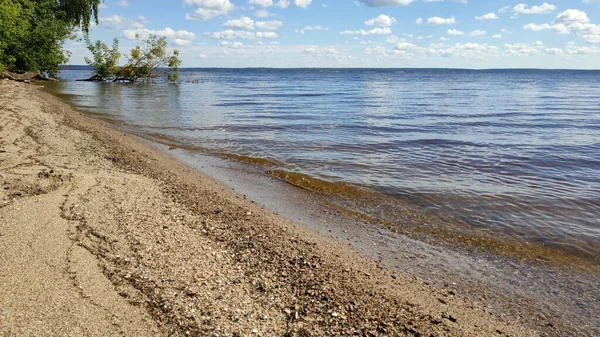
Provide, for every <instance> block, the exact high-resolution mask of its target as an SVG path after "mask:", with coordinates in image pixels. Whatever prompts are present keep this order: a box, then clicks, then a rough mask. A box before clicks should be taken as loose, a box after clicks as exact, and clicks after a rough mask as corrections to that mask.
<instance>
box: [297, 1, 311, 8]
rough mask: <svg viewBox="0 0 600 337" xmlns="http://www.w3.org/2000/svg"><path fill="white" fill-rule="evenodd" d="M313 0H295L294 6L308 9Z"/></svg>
mask: <svg viewBox="0 0 600 337" xmlns="http://www.w3.org/2000/svg"><path fill="white" fill-rule="evenodd" d="M311 2H312V0H294V4H295V5H296V6H298V7H300V8H307V7H308V6H309V5H310V3H311Z"/></svg>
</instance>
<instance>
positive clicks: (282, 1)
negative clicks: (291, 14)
mask: <svg viewBox="0 0 600 337" xmlns="http://www.w3.org/2000/svg"><path fill="white" fill-rule="evenodd" d="M275 6H276V7H279V8H288V7H289V6H290V0H279V1H278V2H277V4H276V5H275Z"/></svg>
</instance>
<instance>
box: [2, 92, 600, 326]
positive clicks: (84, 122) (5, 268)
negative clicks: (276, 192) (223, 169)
mask: <svg viewBox="0 0 600 337" xmlns="http://www.w3.org/2000/svg"><path fill="white" fill-rule="evenodd" d="M0 114H1V116H2V118H0V137H1V138H0V182H1V183H2V185H1V187H2V189H1V190H0V198H1V199H0V249H2V252H3V254H2V258H1V259H0V306H1V307H0V335H11V336H12V335H18V336H20V335H63V336H65V335H66V336H81V335H86V336H96V335H97V336H106V335H127V336H130V335H144V336H146V335H148V336H150V335H162V336H165V335H170V336H185V335H192V336H251V335H257V336H323V335H355V336H385V335H389V336H403V335H406V336H430V335H432V336H494V335H510V336H539V335H544V334H554V333H553V331H554V330H553V329H549V330H548V329H544V330H545V331H542V329H536V328H534V327H532V325H531V324H527V326H525V323H526V322H527V321H529V320H533V319H534V318H533V317H522V318H521V319H517V318H514V317H511V315H501V314H496V313H494V312H490V311H489V310H486V309H485V308H484V307H482V306H481V305H479V304H478V302H479V300H478V299H476V298H472V296H469V295H470V294H457V293H456V292H455V291H454V290H452V289H450V287H449V288H441V287H434V286H432V285H428V284H425V283H423V282H420V281H417V280H416V279H415V278H414V277H412V276H411V275H410V273H403V272H399V271H398V270H396V269H392V268H389V267H387V266H385V265H384V264H383V263H380V262H377V261H374V260H373V259H370V258H368V257H366V256H364V255H361V254H359V253H358V252H357V251H356V250H355V249H354V248H352V247H351V246H349V245H347V244H345V243H342V242H340V240H338V239H335V238H331V237H327V236H325V235H323V234H320V233H319V232H318V231H316V230H314V229H311V228H308V227H305V226H301V225H298V224H296V223H293V222H291V221H289V220H287V219H285V218H283V217H281V216H279V215H277V214H274V213H273V211H270V210H268V209H266V208H264V207H262V206H260V205H258V204H256V203H254V202H252V201H250V200H249V199H247V198H245V197H244V196H243V195H240V194H237V193H236V192H235V191H231V189H230V188H228V187H226V186H224V185H223V184H221V183H218V182H216V181H215V180H213V179H211V178H209V177H208V176H206V175H204V174H203V173H201V172H199V171H197V170H195V169H193V168H191V167H189V166H187V165H185V164H183V163H181V162H179V161H177V160H176V159H174V157H172V156H170V155H169V154H167V153H165V152H163V151H160V150H158V149H156V148H153V147H152V146H148V145H147V144H146V143H145V142H143V141H140V140H139V139H137V138H136V137H134V136H131V135H129V134H126V133H123V132H121V131H118V130H115V129H111V128H109V127H106V126H105V125H104V124H103V123H102V122H100V121H98V120H94V119H90V118H88V117H85V116H83V115H81V114H80V113H78V112H76V111H74V110H73V109H71V108H70V107H69V106H68V105H66V104H63V103H60V102H58V101H57V100H56V99H55V98H54V97H52V96H50V95H48V94H45V93H42V92H40V91H39V89H38V88H36V87H35V86H31V85H27V84H20V83H14V82H10V81H2V82H0ZM589 319H590V320H592V322H593V320H594V318H593V317H590V318H589ZM551 328H553V327H551ZM536 330H539V331H536ZM558 331H560V330H558ZM557 335H559V334H557ZM562 335H564V334H562Z"/></svg>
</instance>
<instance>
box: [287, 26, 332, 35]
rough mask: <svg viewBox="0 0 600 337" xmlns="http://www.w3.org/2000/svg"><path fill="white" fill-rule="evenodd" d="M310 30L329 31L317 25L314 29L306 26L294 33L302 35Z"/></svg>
mask: <svg viewBox="0 0 600 337" xmlns="http://www.w3.org/2000/svg"><path fill="white" fill-rule="evenodd" d="M311 30H329V28H327V27H321V26H319V25H317V26H314V27H313V26H307V27H304V28H302V29H296V30H295V32H296V33H298V34H304V33H305V32H308V31H311Z"/></svg>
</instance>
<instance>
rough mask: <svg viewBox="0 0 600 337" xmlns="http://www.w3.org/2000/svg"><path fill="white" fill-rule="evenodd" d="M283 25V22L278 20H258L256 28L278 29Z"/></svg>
mask: <svg viewBox="0 0 600 337" xmlns="http://www.w3.org/2000/svg"><path fill="white" fill-rule="evenodd" d="M281 26H283V22H282V21H277V20H273V21H258V22H256V28H258V29H262V30H277V29H279V27H281Z"/></svg>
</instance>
